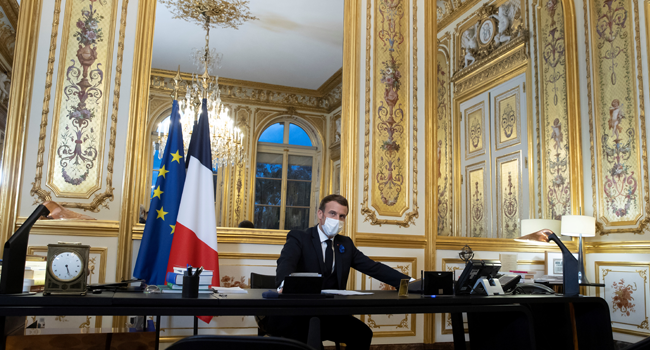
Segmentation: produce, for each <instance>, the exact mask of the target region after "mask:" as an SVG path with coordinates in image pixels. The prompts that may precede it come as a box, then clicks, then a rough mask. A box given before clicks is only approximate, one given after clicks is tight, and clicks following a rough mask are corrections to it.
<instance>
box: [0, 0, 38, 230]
mask: <svg viewBox="0 0 650 350" xmlns="http://www.w3.org/2000/svg"><path fill="white" fill-rule="evenodd" d="M21 7H22V8H21V9H20V12H19V15H18V17H19V20H18V25H17V28H16V45H15V50H14V66H13V70H12V78H13V79H12V81H13V82H12V84H11V91H10V93H9V106H11V108H10V109H9V111H8V115H7V124H6V129H5V130H6V139H5V146H4V150H3V157H2V183H1V184H0V208H1V213H0V240H1V241H2V242H5V241H6V240H7V239H8V238H9V236H11V234H12V232H13V228H14V227H15V223H16V217H17V216H18V202H19V201H18V199H19V195H20V189H21V188H22V169H23V165H24V151H25V145H26V142H27V132H26V130H27V124H28V123H27V122H28V120H29V115H30V107H31V101H32V88H33V83H34V68H35V66H36V52H37V47H38V34H39V31H40V23H41V9H42V1H40V0H31V1H30V0H27V1H23V4H22V6H21Z"/></svg>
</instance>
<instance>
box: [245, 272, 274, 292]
mask: <svg viewBox="0 0 650 350" xmlns="http://www.w3.org/2000/svg"><path fill="white" fill-rule="evenodd" d="M250 285H251V288H256V289H275V276H274V275H262V274H259V273H255V272H251V279H250Z"/></svg>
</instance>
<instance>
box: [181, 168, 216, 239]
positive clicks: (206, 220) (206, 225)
mask: <svg viewBox="0 0 650 350" xmlns="http://www.w3.org/2000/svg"><path fill="white" fill-rule="evenodd" d="M188 161H189V162H190V163H189V166H188V167H187V175H186V177H185V186H184V187H183V196H182V197H181V205H180V208H179V210H178V219H176V220H177V221H178V222H179V223H181V224H182V225H183V226H185V227H187V228H188V229H190V230H192V232H194V234H196V236H197V237H198V238H199V239H200V240H201V241H202V242H203V243H205V244H206V245H207V246H209V247H210V248H212V249H214V250H215V251H218V250H217V223H216V219H215V213H214V185H213V182H212V170H210V169H208V168H206V167H205V166H204V165H203V164H201V162H199V160H198V159H196V158H194V156H191V157H190V159H189V160H188Z"/></svg>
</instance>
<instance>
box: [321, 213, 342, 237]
mask: <svg viewBox="0 0 650 350" xmlns="http://www.w3.org/2000/svg"><path fill="white" fill-rule="evenodd" d="M343 224H344V221H340V220H336V219H332V218H326V219H325V223H323V225H321V228H322V229H323V233H325V236H327V237H328V238H330V239H332V238H334V236H336V235H337V234H338V233H339V232H341V231H342V230H343Z"/></svg>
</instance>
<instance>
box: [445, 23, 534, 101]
mask: <svg viewBox="0 0 650 350" xmlns="http://www.w3.org/2000/svg"><path fill="white" fill-rule="evenodd" d="M528 58H529V55H528V33H527V32H524V33H523V34H522V35H521V36H519V37H517V38H516V39H514V40H511V41H510V42H509V43H507V44H505V45H502V46H501V47H499V48H497V49H496V50H495V51H493V52H492V53H491V54H490V55H488V56H487V57H486V58H485V59H482V60H480V61H477V62H476V63H474V64H472V65H470V66H469V67H466V68H463V69H461V70H459V71H457V72H456V73H455V74H454V75H453V77H452V79H451V81H452V82H453V83H454V95H455V96H456V98H458V97H459V96H458V95H460V94H465V93H466V92H467V91H470V90H475V89H478V88H480V87H481V86H482V85H484V84H485V83H487V82H490V81H492V80H493V79H495V78H497V77H500V76H503V75H505V74H507V73H508V72H511V71H513V70H515V69H517V68H519V67H522V66H525V65H526V64H528Z"/></svg>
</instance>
